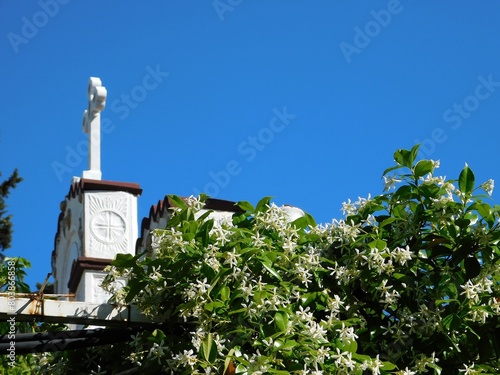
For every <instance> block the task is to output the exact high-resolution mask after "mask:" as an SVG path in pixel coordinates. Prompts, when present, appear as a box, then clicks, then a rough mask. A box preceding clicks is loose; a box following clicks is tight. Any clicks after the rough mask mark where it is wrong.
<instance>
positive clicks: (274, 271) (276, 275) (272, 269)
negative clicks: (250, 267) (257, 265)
mask: <svg viewBox="0 0 500 375" xmlns="http://www.w3.org/2000/svg"><path fill="white" fill-rule="evenodd" d="M261 262H262V266H263V267H264V268H265V269H266V270H267V272H269V273H270V274H271V275H273V276H274V277H275V278H277V279H278V280H279V281H283V279H282V278H281V276H280V275H279V273H278V272H276V270H275V269H274V268H273V267H272V265H271V264H270V263H269V262H266V261H265V260H262V261H261Z"/></svg>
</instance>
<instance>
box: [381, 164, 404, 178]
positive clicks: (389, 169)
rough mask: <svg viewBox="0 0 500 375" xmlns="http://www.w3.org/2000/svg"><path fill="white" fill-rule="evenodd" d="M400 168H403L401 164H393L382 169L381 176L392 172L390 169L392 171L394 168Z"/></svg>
mask: <svg viewBox="0 0 500 375" xmlns="http://www.w3.org/2000/svg"><path fill="white" fill-rule="evenodd" d="M400 168H403V166H402V165H395V166H393V167H390V168H387V169H386V170H385V171H384V173H382V176H385V175H386V174H387V173H389V172H392V171H394V170H396V169H400Z"/></svg>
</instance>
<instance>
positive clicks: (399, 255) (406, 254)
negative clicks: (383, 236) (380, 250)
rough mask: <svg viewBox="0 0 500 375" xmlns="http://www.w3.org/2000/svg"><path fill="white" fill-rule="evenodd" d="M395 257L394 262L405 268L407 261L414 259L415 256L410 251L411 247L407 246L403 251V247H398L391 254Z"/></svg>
mask: <svg viewBox="0 0 500 375" xmlns="http://www.w3.org/2000/svg"><path fill="white" fill-rule="evenodd" d="M391 255H392V256H393V257H394V260H395V261H396V262H398V263H399V264H401V265H402V266H404V265H405V264H406V262H407V261H409V260H411V258H413V254H412V252H411V251H410V247H409V246H408V245H406V248H404V249H402V248H401V247H396V248H395V249H394V251H393V252H392V254H391Z"/></svg>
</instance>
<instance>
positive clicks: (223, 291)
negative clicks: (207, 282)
mask: <svg viewBox="0 0 500 375" xmlns="http://www.w3.org/2000/svg"><path fill="white" fill-rule="evenodd" d="M230 294H231V291H230V289H229V287H228V286H227V285H224V286H223V287H222V288H221V290H220V292H219V295H220V299H221V300H222V301H227V300H228V299H229V295H230Z"/></svg>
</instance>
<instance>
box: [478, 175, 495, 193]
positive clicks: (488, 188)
mask: <svg viewBox="0 0 500 375" xmlns="http://www.w3.org/2000/svg"><path fill="white" fill-rule="evenodd" d="M481 187H482V188H483V190H484V191H485V192H486V193H487V194H488V195H489V196H490V197H491V194H493V189H494V188H495V181H493V180H492V179H489V180H488V181H486V182H485V183H483V184H482V185H481Z"/></svg>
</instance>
